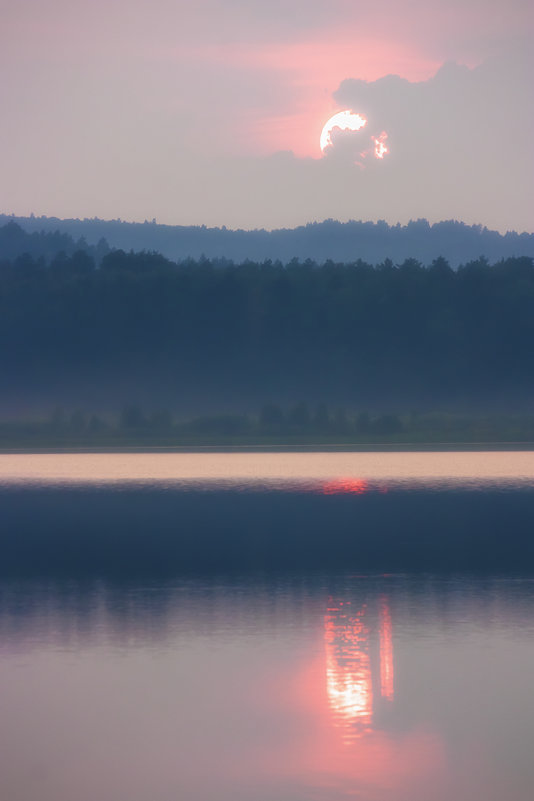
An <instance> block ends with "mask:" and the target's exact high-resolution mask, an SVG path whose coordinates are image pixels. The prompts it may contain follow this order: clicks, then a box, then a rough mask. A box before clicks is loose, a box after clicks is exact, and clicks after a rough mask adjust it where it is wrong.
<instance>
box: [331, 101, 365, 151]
mask: <svg viewBox="0 0 534 801" xmlns="http://www.w3.org/2000/svg"><path fill="white" fill-rule="evenodd" d="M366 123H367V120H366V119H365V117H362V115H361V114H356V113H355V112H354V111H350V109H346V110H345V111H338V112H337V114H334V116H333V117H330V119H329V120H328V121H327V122H326V123H325V125H324V128H323V130H322V131H321V139H320V142H319V143H320V146H321V150H322V152H323V153H324V151H325V150H326V148H327V147H329V146H330V145H331V144H332V137H331V133H332V131H333V130H334V128H339V129H340V130H341V131H359V130H360V128H363V127H364V125H366Z"/></svg>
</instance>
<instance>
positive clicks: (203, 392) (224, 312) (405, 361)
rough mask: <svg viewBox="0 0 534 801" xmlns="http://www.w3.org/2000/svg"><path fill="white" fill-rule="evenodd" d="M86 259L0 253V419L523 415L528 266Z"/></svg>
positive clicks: (529, 324) (531, 302) (528, 346)
mask: <svg viewBox="0 0 534 801" xmlns="http://www.w3.org/2000/svg"><path fill="white" fill-rule="evenodd" d="M8 233H9V232H8ZM13 233H14V232H13V230H12V231H11V234H13ZM1 241H2V232H1V231H0V242H1ZM95 258H96V256H95V254H94V253H91V252H90V251H88V250H83V249H78V250H77V251H75V252H73V253H72V254H71V255H66V254H65V253H62V254H59V255H57V256H56V257H54V258H52V259H49V260H47V259H45V258H38V257H34V256H31V255H29V254H26V255H20V256H17V257H14V258H6V257H4V258H1V257H0V349H1V353H0V355H1V360H2V374H3V375H2V378H3V392H2V406H3V408H2V409H1V410H0V411H1V412H2V413H3V414H7V413H10V415H11V414H12V412H13V409H16V408H27V409H29V408H33V409H37V408H39V407H40V408H42V409H43V410H50V408H51V406H52V405H53V404H58V405H62V406H63V407H66V408H67V409H69V408H70V409H72V408H74V407H81V408H83V409H85V410H87V411H103V410H104V411H105V410H106V409H109V410H117V408H122V407H123V406H124V405H125V404H139V405H140V406H141V407H143V408H144V409H146V410H147V411H150V410H153V409H156V408H167V409H169V410H171V412H173V413H178V414H180V413H183V414H191V413H192V412H193V411H194V412H196V413H204V412H208V411H216V412H221V411H226V410H233V411H248V410H251V409H258V408H260V407H261V406H262V405H263V404H265V403H269V402H274V403H293V402H296V401H306V402H307V403H308V404H310V406H311V405H315V404H317V403H320V402H325V403H328V404H331V405H332V406H335V405H340V406H341V405H342V406H345V407H347V408H350V409H360V410H363V409H370V410H383V411H391V412H397V411H403V410H409V409H415V410H425V409H429V408H441V409H443V408H460V407H464V408H466V407H467V406H469V407H470V408H471V409H473V408H484V409H489V408H496V409H497V408H511V407H514V408H517V407H521V408H523V409H530V408H531V406H532V398H533V395H534V370H533V365H532V359H533V356H532V354H533V353H534V262H533V259H532V258H527V257H521V258H508V259H505V260H502V261H499V262H496V263H495V264H493V265H490V264H489V263H488V262H487V261H486V260H484V259H477V260H475V261H471V262H467V263H465V264H463V265H461V266H460V267H459V268H458V270H456V271H454V270H452V269H451V268H450V266H449V264H448V263H447V261H446V260H445V259H442V258H438V259H436V260H434V261H433V262H432V263H431V264H429V265H428V266H426V267H424V266H422V265H421V264H420V263H419V262H418V261H416V260H415V259H407V260H403V261H398V262H396V263H393V262H392V261H388V260H386V261H383V262H381V263H379V264H377V265H376V266H373V265H371V264H368V263H366V262H365V261H363V260H357V261H353V262H351V263H335V262H333V261H330V262H327V263H326V264H325V265H323V266H317V265H316V264H315V263H313V262H308V263H300V262H298V261H297V260H293V261H291V262H289V263H287V264H283V263H272V262H266V263H262V264H259V263H254V262H246V263H243V264H240V265H235V264H232V263H227V264H222V263H221V262H217V263H216V265H215V266H214V264H213V263H212V262H211V261H210V260H208V259H204V260H201V261H194V260H188V261H184V262H182V263H180V264H176V263H173V262H171V261H169V260H167V259H165V258H164V257H163V256H161V255H158V254H150V253H133V252H132V253H125V252H123V251H120V250H119V251H111V252H109V253H107V254H106V255H104V256H103V257H102V258H101V262H100V266H99V267H98V268H96V267H95Z"/></svg>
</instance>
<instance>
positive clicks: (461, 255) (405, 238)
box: [0, 215, 534, 267]
mask: <svg viewBox="0 0 534 801" xmlns="http://www.w3.org/2000/svg"><path fill="white" fill-rule="evenodd" d="M9 220H13V221H15V222H17V223H18V224H19V225H20V226H21V227H22V228H23V229H24V230H25V231H28V232H31V233H34V232H40V231H44V232H55V231H59V232H61V233H66V234H69V235H70V236H72V237H73V238H74V239H75V240H79V239H80V238H83V239H84V240H85V241H86V242H87V243H89V245H93V246H97V245H98V243H99V242H100V240H101V239H105V240H106V241H107V243H109V246H110V247H112V248H121V249H123V250H126V251H128V250H136V251H137V250H149V251H157V252H158V253H161V254H163V255H164V256H166V257H167V258H169V259H172V260H173V261H176V260H181V259H186V258H196V259H198V258H200V257H201V256H206V257H207V258H212V259H213V258H226V259H230V260H233V261H235V262H241V261H243V260H245V259H251V260H253V261H260V262H261V261H264V260H265V259H272V260H273V261H274V260H276V259H280V260H282V261H285V262H287V261H290V260H291V259H292V258H295V257H296V258H299V259H301V260H305V259H313V260H314V261H316V262H318V263H321V262H324V261H326V260H327V259H332V260H334V261H342V262H352V261H354V260H356V259H358V258H360V259H364V260H365V261H368V262H370V263H372V264H376V263H378V262H381V261H383V260H384V259H386V258H390V259H392V260H393V261H394V262H396V263H398V262H402V261H404V260H405V259H408V258H415V259H418V260H419V261H421V262H423V263H424V264H430V262H431V261H432V260H433V259H435V258H438V257H439V256H442V257H444V258H446V259H447V260H448V261H449V263H450V264H451V266H452V267H457V266H458V265H459V264H460V263H462V262H464V263H465V262H466V261H469V260H472V259H477V258H479V257H480V256H484V257H485V258H487V259H488V260H489V261H498V260H499V259H502V258H508V257H510V256H534V234H527V233H522V234H518V233H515V232H509V233H507V234H505V235H501V234H499V233H497V232H496V231H490V230H488V229H487V228H482V227H481V226H476V225H473V226H468V225H465V224H463V223H460V222H456V221H448V222H440V223H436V224H434V225H429V223H428V222H427V221H426V220H417V221H414V222H410V223H409V224H408V225H406V226H400V225H394V226H390V225H388V224H387V223H385V222H378V223H371V222H348V223H340V222H336V221H334V220H326V221H325V222H322V223H310V224H309V225H306V226H301V227H299V228H292V229H281V230H276V231H265V230H256V231H232V230H229V229H226V228H206V227H205V226H180V225H158V224H157V223H156V222H155V221H153V222H145V223H127V222H121V221H120V220H109V221H106V220H99V219H96V218H95V219H85V220H76V219H72V220H60V219H57V218H55V217H10V216H7V215H0V225H1V224H2V223H6V222H8V221H9ZM58 249H59V248H58Z"/></svg>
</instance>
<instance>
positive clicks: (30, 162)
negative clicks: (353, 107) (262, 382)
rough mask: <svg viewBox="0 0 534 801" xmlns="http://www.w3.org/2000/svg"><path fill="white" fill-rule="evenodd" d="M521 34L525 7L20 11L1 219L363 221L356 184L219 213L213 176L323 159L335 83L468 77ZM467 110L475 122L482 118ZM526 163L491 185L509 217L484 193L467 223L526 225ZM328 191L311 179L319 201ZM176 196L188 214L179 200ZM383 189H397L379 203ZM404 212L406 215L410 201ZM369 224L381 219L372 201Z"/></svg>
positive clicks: (242, 178) (396, 214)
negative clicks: (284, 154) (279, 159)
mask: <svg viewBox="0 0 534 801" xmlns="http://www.w3.org/2000/svg"><path fill="white" fill-rule="evenodd" d="M532 31H533V14H532V6H531V3H530V2H528V1H527V0H512V2H505V0H467V2H460V0H448V1H447V2H445V0H429V1H428V2H424V1H423V0H412V1H411V2H407V0H403V2H400V1H399V0H384V2H382V3H380V4H376V3H375V4H369V3H359V2H354V0H333V2H331V3H329V4H325V3H324V2H319V0H275V1H273V2H271V3H269V4H266V3H265V2H263V0H225V2H223V0H199V2H196V3H194V4H192V3H189V2H186V0H153V1H152V2H149V0H131V2H129V3H127V4H126V3H124V2H123V0H111V2H109V0H108V1H107V2H104V0H93V2H91V3H89V2H87V0H21V2H18V3H13V4H11V5H9V6H7V7H6V8H5V9H4V11H3V17H2V29H1V31H0V66H1V68H2V74H3V76H4V81H3V82H2V84H1V85H0V103H1V104H2V108H3V112H4V114H3V116H4V120H5V124H4V127H3V130H2V132H1V133H0V138H1V142H2V148H1V151H0V153H1V155H0V170H1V171H2V175H3V186H2V187H1V188H0V207H1V210H2V211H5V212H10V211H14V212H16V213H19V214H25V213H29V212H31V211H34V212H35V213H37V214H39V213H47V214H57V215H58V216H93V215H99V216H121V217H123V218H125V219H143V218H145V217H147V218H149V219H151V218H152V217H154V216H157V217H158V219H160V220H161V221H166V222H187V223H190V222H199V223H200V222H206V223H207V224H228V225H232V226H234V225H242V226H244V227H250V226H254V225H265V226H266V227H272V226H273V225H278V224H284V223H287V224H294V223H295V222H297V221H300V222H305V221H307V220H308V219H320V218H322V217H323V216H325V215H326V216H337V217H339V218H343V217H345V218H350V217H351V216H363V217H366V216H367V215H366V213H365V211H366V209H365V208H361V209H359V208H357V206H358V197H360V195H359V194H358V193H357V192H356V190H354V192H353V195H354V200H351V199H350V198H347V197H346V196H345V189H344V187H343V186H340V191H339V193H336V194H338V197H339V204H338V205H337V206H335V207H334V208H333V209H329V208H327V206H326V205H325V204H324V203H321V202H317V203H315V205H314V206H312V205H310V204H308V205H306V204H304V205H303V206H302V208H300V209H295V208H294V202H293V201H292V207H291V210H288V209H284V207H283V204H280V205H278V207H277V208H276V209H275V208H272V203H271V207H269V208H267V207H266V206H259V207H258V208H257V209H253V207H252V206H251V204H250V199H249V198H248V199H246V201H245V202H243V205H242V206H240V205H239V198H238V197H237V196H235V195H234V196H233V197H232V200H231V203H230V204H229V201H228V193H227V191H226V189H225V186H224V185H221V183H220V181H228V175H235V183H236V186H244V185H245V184H246V183H247V180H248V177H247V176H250V174H251V169H252V173H254V174H255V175H256V177H257V180H258V181H260V180H261V177H260V174H261V173H262V170H263V169H264V167H263V160H264V159H266V158H267V159H268V158H270V157H271V156H274V155H275V154H276V153H277V152H278V151H292V152H293V153H294V154H295V156H296V157H297V158H299V159H303V158H304V159H306V158H311V159H313V160H316V159H320V157H321V153H320V149H319V146H318V140H319V135H320V131H321V128H322V126H323V124H324V122H325V121H326V119H328V117H329V116H331V114H333V113H334V112H335V111H337V110H339V108H340V105H339V102H340V101H339V97H338V98H337V100H336V99H335V97H334V95H335V93H336V91H337V90H338V88H339V86H340V84H341V83H342V82H343V81H346V80H347V79H350V78H352V79H359V80H365V81H367V82H374V81H376V80H377V79H380V78H382V77H383V76H386V75H388V74H395V75H398V76H401V77H402V78H406V79H408V80H409V81H411V82H422V81H428V80H429V79H431V78H432V77H433V76H434V75H435V74H436V72H437V71H438V69H439V68H440V67H441V65H442V64H443V63H444V62H446V61H451V60H452V61H456V62H458V63H460V64H465V65H467V66H469V67H476V66H478V65H480V64H484V63H485V62H486V61H487V60H488V59H489V60H491V59H492V58H495V57H497V56H499V55H500V54H503V53H504V54H505V55H506V54H509V55H511V57H515V54H516V53H517V52H518V50H521V48H522V47H523V43H524V42H527V48H526V50H528V39H529V35H530V36H531V35H532ZM501 64H504V67H503V68H502V70H501V73H502V76H503V80H502V84H503V87H499V91H500V90H501V89H502V88H503V89H504V94H505V95H506V96H507V95H508V94H509V92H508V87H507V81H508V82H510V81H512V80H513V81H514V86H513V87H512V88H513V89H514V91H515V92H516V95H517V97H518V98H519V99H518V102H517V103H516V106H514V107H513V108H511V107H510V109H509V110H508V117H509V123H510V125H511V127H512V128H513V127H515V128H517V127H518V125H519V122H516V120H515V118H517V119H518V120H519V117H521V114H522V113H523V112H524V111H525V108H526V109H527V112H526V117H525V124H527V125H528V124H530V121H531V116H529V115H531V109H532V99H531V92H530V89H529V86H530V83H529V82H530V77H529V72H528V69H527V67H526V66H525V69H524V70H523V72H522V73H520V75H519V83H520V84H524V86H520V88H521V89H524V91H523V94H522V95H521V94H520V92H519V91H517V85H518V81H517V75H518V73H517V69H516V70H515V73H514V75H515V76H516V77H515V78H513V79H512V78H511V77H510V76H511V75H512V72H510V74H508V73H507V71H506V70H507V67H506V63H505V62H501ZM489 80H490V79H489V78H488V81H489ZM496 102H499V96H498V95H496ZM423 111H424V107H423V106H419V107H418V108H417V109H416V112H417V114H418V113H419V112H421V114H422V112H423ZM480 113H481V119H483V117H484V115H485V114H486V113H487V109H485V108H481V112H480ZM414 131H415V122H414ZM468 135H469V134H468ZM495 147H496V143H495V141H494V139H490V141H489V143H487V144H485V143H482V149H485V150H486V151H487V153H488V156H487V158H488V165H489V162H491V160H492V152H493V150H494V148H495ZM394 152H395V143H394V142H392V154H393V153H394ZM525 152H526V151H525ZM397 155H400V151H399V150H397ZM496 155H497V154H496V153H495V156H496ZM449 157H450V154H448V155H447V158H449ZM525 157H526V158H527V159H528V158H530V161H529V162H528V163H526V164H525V163H523V165H522V168H521V170H517V172H513V174H511V177H509V178H508V177H506V181H507V182H508V183H507V184H506V186H505V187H504V189H505V191H507V192H509V193H513V195H514V196H516V197H517V208H513V209H510V208H508V210H506V209H505V207H504V205H502V206H498V205H496V201H493V206H492V207H491V208H490V205H489V201H488V200H487V195H488V187H487V186H485V187H484V190H483V192H482V193H481V204H482V205H481V209H480V211H479V212H478V216H477V211H476V208H473V215H474V217H473V219H472V220H468V221H479V222H482V223H487V224H489V225H493V226H495V227H500V228H503V227H504V228H506V227H510V225H511V226H512V227H519V228H521V227H525V226H526V225H527V220H528V217H527V214H526V211H525V208H526V205H527V203H528V202H529V198H530V196H529V195H528V189H527V186H526V175H528V174H529V170H530V169H531V167H532V162H531V156H529V155H528V152H526V156H525ZM522 158H523V160H524V157H523V156H522ZM250 159H252V160H254V164H253V165H252V167H251V165H250ZM214 162H215V163H214ZM270 167H272V165H270ZM483 167H484V165H482V164H481V166H480V170H481V171H482V168H483ZM299 169H300V168H299ZM310 169H311V168H310ZM425 170H428V165H425ZM514 170H515V167H514ZM485 172H487V169H486V170H485ZM267 173H268V174H269V175H270V168H267ZM446 174H447V171H446V173H445V175H446ZM481 174H482V173H481ZM522 176H523V177H522ZM391 179H392V181H393V179H394V175H393V173H392V174H391ZM475 179H478V175H477V176H475ZM475 179H474V180H475ZM280 180H281V181H283V180H284V176H283V175H281V176H280ZM291 180H293V181H297V182H298V181H299V180H300V179H299V178H294V179H291ZM310 180H311V181H312V182H313V180H315V178H314V177H313V176H312V175H311V173H309V172H308V173H307V177H306V178H305V182H307V181H310ZM362 180H364V183H365V181H366V180H367V179H362ZM398 180H400V178H399V179H398ZM499 180H500V181H501V180H502V179H501V178H499ZM333 181H334V178H333V177H332V176H329V180H328V181H327V180H326V178H325V183H324V186H323V192H321V191H318V193H317V195H318V197H319V198H321V197H322V195H323V194H324V192H327V191H329V192H331V191H332V186H333V183H332V182H333ZM440 181H441V178H440V176H436V181H435V182H440ZM521 181H523V182H524V185H523V184H521ZM199 183H201V184H202V185H203V186H206V185H207V186H206V188H207V190H208V193H209V196H210V198H211V200H210V203H208V204H206V203H204V204H203V205H195V202H193V199H194V196H195V193H196V192H197V191H198V188H199ZM416 183H417V181H416ZM184 186H186V187H187V188H188V194H189V198H190V202H189V203H188V204H187V205H184V203H183V201H181V200H180V190H181V188H183V187H184ZM103 187H105V190H106V191H105V192H102V188H103ZM258 188H259V187H258ZM375 189H376V187H375V186H374V185H373V186H372V187H371V188H370V194H371V195H372V193H373V191H375ZM397 189H398V186H397V185H396V184H395V183H394V181H393V183H392V191H391V192H390V195H391V197H394V196H395V195H396V194H397ZM363 190H364V191H365V192H367V193H369V190H368V189H367V187H366V186H363ZM291 191H292V190H291V187H289V189H288V193H287V194H288V196H290V195H291ZM467 194H468V195H469V192H468V193H467ZM351 197H352V195H351ZM473 197H474V201H473V202H474V203H475V205H476V203H477V202H478V200H477V196H476V193H475V194H474V195H473ZM449 200H450V202H449ZM409 205H410V213H412V206H413V207H414V208H415V209H416V208H417V204H416V203H415V198H414V203H413V204H409ZM471 206H473V203H471ZM469 208H471V207H469ZM469 208H468V209H467V213H469ZM522 209H523V211H522ZM402 212H403V209H402V208H401V207H400V206H398V205H396V204H395V203H391V204H390V206H388V207H385V208H384V209H383V213H382V216H383V217H384V218H386V219H388V220H390V221H397V220H399V219H401V217H402ZM368 214H369V216H372V215H374V216H376V215H377V214H379V211H377V210H376V208H375V204H374V203H372V202H371V203H370V206H369V210H368ZM415 214H416V216H430V217H432V216H434V217H436V218H438V217H440V216H442V215H450V216H462V215H463V216H464V217H465V214H466V211H465V210H464V209H463V208H462V207H461V205H460V206H459V207H458V212H457V213H456V212H455V206H454V203H453V197H452V195H451V196H450V197H448V198H445V199H444V202H443V203H441V205H440V206H439V207H438V206H436V208H435V209H434V208H431V207H427V209H426V210H425V209H423V208H422V209H421V212H420V213H419V212H418V211H417V210H416V211H415ZM475 218H476V219H475ZM515 221H516V222H515Z"/></svg>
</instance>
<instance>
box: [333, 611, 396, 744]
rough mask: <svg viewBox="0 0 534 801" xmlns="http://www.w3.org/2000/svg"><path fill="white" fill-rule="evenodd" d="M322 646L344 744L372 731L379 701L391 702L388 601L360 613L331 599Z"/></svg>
mask: <svg viewBox="0 0 534 801" xmlns="http://www.w3.org/2000/svg"><path fill="white" fill-rule="evenodd" d="M377 639H378V641H377ZM324 641H325V652H326V692H327V697H328V702H329V706H330V709H331V711H332V715H333V720H334V723H335V725H336V726H340V727H342V728H343V729H344V739H345V740H346V741H352V740H353V739H354V738H355V737H361V736H362V735H363V734H365V733H367V732H370V731H372V729H373V712H374V711H375V708H376V705H377V702H378V700H379V699H381V700H382V699H383V700H385V701H392V700H393V695H394V660H393V636H392V622H391V612H390V609H389V603H388V600H387V598H386V597H385V596H383V597H381V598H380V601H379V606H378V609H377V610H371V609H370V608H369V606H368V605H367V604H363V605H362V606H361V608H359V609H358V610H357V611H353V609H352V607H351V603H350V601H342V600H337V601H336V600H333V599H332V600H331V601H330V603H329V606H328V609H327V614H326V615H325V619H324Z"/></svg>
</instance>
